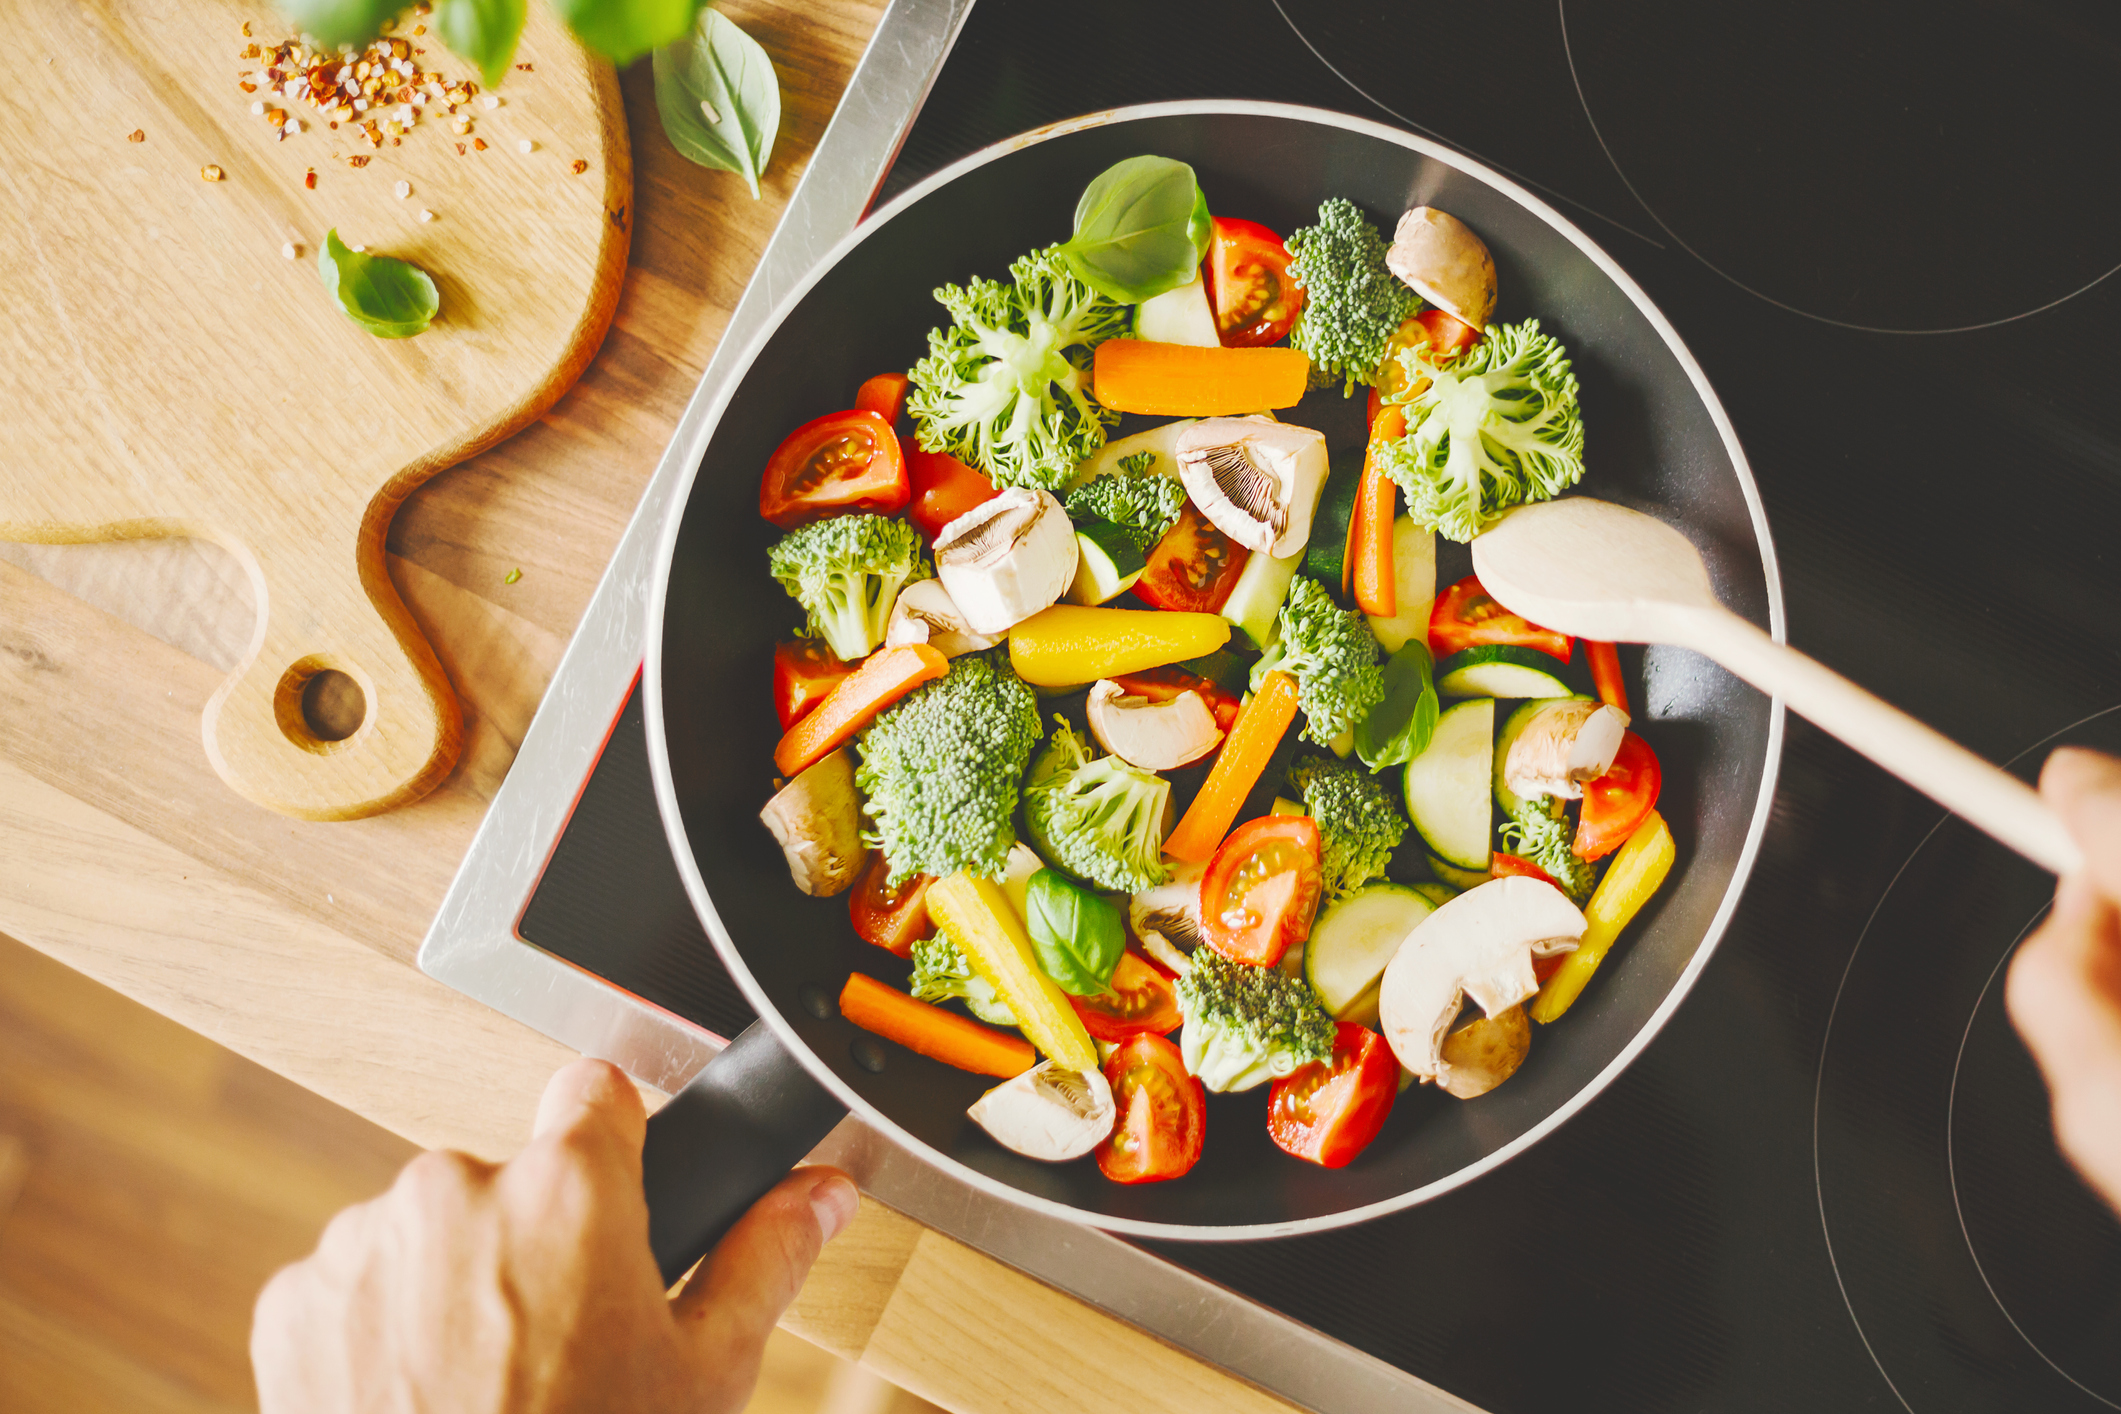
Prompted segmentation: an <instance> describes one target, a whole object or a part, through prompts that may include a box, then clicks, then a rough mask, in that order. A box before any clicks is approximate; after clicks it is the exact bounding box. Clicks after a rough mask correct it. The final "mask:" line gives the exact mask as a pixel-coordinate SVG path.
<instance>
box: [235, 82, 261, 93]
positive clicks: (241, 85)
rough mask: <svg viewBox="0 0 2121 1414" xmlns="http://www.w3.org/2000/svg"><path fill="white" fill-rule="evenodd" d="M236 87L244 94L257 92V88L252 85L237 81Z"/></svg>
mask: <svg viewBox="0 0 2121 1414" xmlns="http://www.w3.org/2000/svg"><path fill="white" fill-rule="evenodd" d="M236 87H237V88H240V89H242V90H243V91H244V92H245V93H256V92H257V91H258V86H257V85H256V84H254V83H243V82H240V81H239V82H238V83H237V84H236Z"/></svg>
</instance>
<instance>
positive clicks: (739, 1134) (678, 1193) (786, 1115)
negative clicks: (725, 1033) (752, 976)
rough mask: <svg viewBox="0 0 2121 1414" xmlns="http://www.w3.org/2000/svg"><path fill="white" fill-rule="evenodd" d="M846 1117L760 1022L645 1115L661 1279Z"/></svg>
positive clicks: (714, 1238)
mask: <svg viewBox="0 0 2121 1414" xmlns="http://www.w3.org/2000/svg"><path fill="white" fill-rule="evenodd" d="M846 1116H847V1107H846V1106H845V1105H843V1104H841V1103H840V1102H839V1101H838V1100H837V1099H835V1098H834V1097H833V1096H832V1095H831V1094H829V1093H828V1092H827V1091H826V1089H825V1087H824V1086H822V1085H820V1084H818V1083H817V1080H816V1078H815V1077H813V1076H812V1075H811V1074H810V1072H809V1071H807V1070H805V1069H803V1065H802V1062H800V1061H798V1060H797V1059H796V1058H795V1057H794V1056H792V1055H790V1054H789V1053H788V1048H787V1047H786V1046H783V1045H782V1044H781V1042H780V1038H779V1037H777V1036H775V1035H774V1034H773V1032H772V1030H771V1029H770V1028H769V1027H768V1026H767V1025H766V1023H765V1022H763V1021H754V1022H752V1023H751V1024H750V1025H749V1026H747V1027H745V1028H744V1031H743V1034H742V1035H740V1036H738V1037H737V1038H736V1039H735V1040H734V1041H731V1042H730V1043H729V1044H728V1046H726V1047H725V1048H723V1050H722V1052H721V1054H720V1055H717V1056H716V1057H715V1058H714V1059H713V1060H711V1061H709V1062H707V1064H706V1066H705V1067H704V1068H702V1069H701V1071H700V1073H699V1074H698V1075H695V1076H694V1077H693V1078H692V1080H691V1082H690V1083H689V1084H687V1085H686V1086H685V1088H684V1089H682V1090H680V1091H678V1093H677V1094H675V1095H673V1096H671V1097H670V1103H669V1104H666V1105H664V1106H663V1108H662V1109H660V1110H658V1111H656V1113H655V1114H654V1115H652V1116H651V1117H650V1118H649V1120H648V1142H647V1144H646V1145H645V1146H644V1147H643V1149H642V1151H641V1186H642V1187H643V1188H644V1189H646V1190H647V1194H648V1246H649V1249H650V1250H651V1251H653V1252H654V1253H655V1261H656V1266H657V1267H658V1268H659V1269H660V1270H661V1271H662V1273H663V1284H664V1285H665V1286H669V1285H671V1284H672V1283H674V1282H676V1281H677V1279H678V1278H679V1277H681V1276H683V1275H685V1273H686V1271H687V1270H689V1269H690V1268H691V1266H692V1264H693V1263H694V1262H697V1261H698V1260H699V1259H700V1258H702V1257H704V1256H706V1255H707V1253H708V1251H709V1250H710V1249H712V1248H713V1246H714V1244H715V1243H717V1242H719V1241H721V1240H722V1234H723V1233H725V1232H727V1231H729V1229H730V1228H731V1227H732V1226H734V1225H735V1223H736V1220H737V1219H738V1218H741V1217H742V1216H744V1214H745V1213H746V1212H748V1211H749V1210H750V1208H751V1205H752V1204H753V1203H756V1202H757V1201H758V1200H759V1199H760V1198H762V1197H764V1196H765V1195H766V1191H767V1190H768V1189H770V1188H772V1187H773V1185H775V1184H776V1183H779V1182H780V1181H781V1180H782V1179H783V1178H786V1177H787V1176H788V1170H790V1169H792V1168H794V1167H795V1166H796V1165H797V1164H799V1163H801V1162H802V1160H803V1156H804V1155H805V1154H808V1153H809V1152H810V1151H811V1150H812V1149H815V1148H816V1147H817V1146H818V1145H819V1144H820V1143H822V1142H823V1141H824V1138H825V1136H826V1135H827V1134H830V1133H831V1132H832V1128H833V1126H834V1125H836V1124H838V1123H839V1122H840V1121H841V1120H842V1119H845V1118H846Z"/></svg>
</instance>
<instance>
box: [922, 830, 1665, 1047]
mask: <svg viewBox="0 0 2121 1414" xmlns="http://www.w3.org/2000/svg"><path fill="white" fill-rule="evenodd" d="M1623 847H1624V846H1623ZM928 917H929V918H931V919H933V920H934V922H935V926H936V927H938V928H940V929H942V930H943V932H944V933H946V934H948V935H949V938H950V941H951V942H953V943H956V944H957V946H958V951H960V952H962V953H963V954H964V955H965V961H966V962H967V963H969V964H971V967H972V970H973V971H974V972H976V973H978V974H979V975H980V976H982V977H984V978H986V979H987V981H989V982H990V983H992V984H993V986H994V990H995V991H997V992H999V993H1000V994H1001V998H1002V1000H1003V1001H1005V1002H1007V1003H1008V1004H1009V1010H1011V1011H1013V1012H1015V1013H1016V1024H1017V1025H1018V1026H1020V1027H1022V1028H1023V1032H1024V1035H1025V1037H1026V1038H1028V1039H1029V1040H1030V1042H1031V1044H1032V1045H1034V1046H1036V1047H1038V1048H1039V1049H1040V1050H1041V1051H1043V1052H1045V1053H1046V1055H1047V1056H1048V1057H1050V1058H1051V1059H1052V1061H1053V1062H1054V1064H1056V1065H1060V1066H1065V1067H1067V1068H1068V1069H1070V1070H1095V1069H1097V1045H1096V1043H1095V1042H1093V1041H1092V1040H1091V1039H1090V1033H1089V1032H1088V1031H1085V1030H1084V1029H1083V1022H1082V1018H1081V1017H1079V1016H1077V1015H1076V1014H1075V1008H1074V1007H1072V1006H1070V1005H1068V995H1067V993H1065V992H1063V991H1062V990H1061V989H1060V988H1059V987H1058V986H1056V985H1054V982H1053V979H1052V978H1050V977H1048V976H1047V975H1046V974H1045V972H1044V971H1043V970H1042V969H1041V968H1040V967H1039V965H1038V958H1037V956H1036V955H1035V954H1034V953H1033V952H1032V951H1031V939H1030V938H1029V937H1028V936H1026V934H1025V933H1024V925H1023V924H1022V923H1019V922H1018V921H1017V918H1016V910H1015V909H1014V908H1012V907H1010V905H1009V897H1008V895H1007V894H1004V893H1003V892H1002V888H1001V885H999V884H997V883H995V882H993V881H992V880H989V879H975V878H973V877H972V876H971V875H969V874H965V873H957V874H952V875H951V876H950V877H949V878H947V879H938V880H936V881H935V883H933V884H931V885H929V887H928Z"/></svg>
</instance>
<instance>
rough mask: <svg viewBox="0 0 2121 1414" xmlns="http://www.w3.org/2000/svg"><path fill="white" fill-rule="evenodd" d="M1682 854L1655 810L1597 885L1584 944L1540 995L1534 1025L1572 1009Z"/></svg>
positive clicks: (1534, 1005) (1533, 1009)
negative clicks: (1619, 938) (1621, 935)
mask: <svg viewBox="0 0 2121 1414" xmlns="http://www.w3.org/2000/svg"><path fill="white" fill-rule="evenodd" d="M1677 854H1678V850H1677V849H1676V848H1675V847H1674V846H1673V844H1672V829H1671V827H1670V826H1669V825H1667V824H1665V823H1664V817H1663V816H1662V815H1659V814H1658V813H1657V812H1656V811H1654V810H1652V811H1651V812H1650V813H1649V816H1648V818H1647V819H1645V820H1644V821H1643V822H1642V823H1641V824H1640V825H1637V826H1636V827H1635V833H1634V834H1632V835H1629V836H1628V842H1627V843H1626V844H1624V845H1622V846H1621V847H1620V852H1619V853H1618V854H1615V855H1614V856H1613V863H1612V866H1611V867H1610V868H1608V869H1607V870H1606V871H1605V877H1604V878H1603V879H1600V880H1599V881H1598V888H1597V889H1596V890H1595V891H1594V892H1593V893H1592V894H1591V901H1590V902H1589V903H1588V904H1586V905H1585V906H1584V910H1583V917H1584V921H1585V922H1586V923H1587V924H1589V926H1588V927H1586V928H1585V929H1584V930H1583V941H1582V942H1580V943H1578V944H1577V945H1576V951H1574V952H1572V953H1570V954H1569V955H1568V956H1567V957H1565V958H1563V959H1562V960H1561V967H1560V968H1559V970H1557V971H1556V972H1555V973H1554V975H1553V976H1552V977H1549V978H1547V984H1546V985H1545V986H1544V987H1541V988H1540V989H1539V995H1538V996H1537V997H1536V998H1534V999H1533V1002H1532V1006H1531V1012H1532V1020H1534V1021H1536V1022H1539V1023H1540V1024H1541V1025H1545V1024H1546V1023H1548V1022H1550V1021H1554V1020H1557V1019H1558V1018H1559V1017H1560V1016H1561V1014H1562V1013H1563V1012H1565V1011H1567V1010H1568V1009H1569V1006H1570V1004H1571V1003H1573V1002H1574V1001H1575V1000H1576V998H1577V996H1578V994H1580V993H1581V992H1582V991H1583V989H1584V985H1585V984H1586V983H1588V982H1589V981H1590V980H1591V974H1592V973H1593V972H1596V971H1597V970H1598V964H1599V963H1601V962H1603V961H1604V960H1605V955H1606V951H1607V949H1609V948H1611V947H1612V946H1613V941H1614V939H1616V938H1618V937H1619V936H1620V930H1621V929H1623V928H1625V927H1627V926H1628V924H1629V923H1630V922H1632V921H1633V920H1634V917H1635V915H1636V914H1637V913H1640V912H1641V911H1642V906H1643V905H1644V904H1646V903H1648V902H1649V901H1650V895H1652V894H1654V893H1656V892H1657V890H1658V888H1659V886H1661V885H1662V884H1663V883H1664V876H1665V875H1667V874H1669V873H1671V872H1672V860H1673V859H1674V858H1675V857H1676V856H1677Z"/></svg>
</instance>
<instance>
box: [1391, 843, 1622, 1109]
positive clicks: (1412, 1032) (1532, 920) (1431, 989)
mask: <svg viewBox="0 0 2121 1414" xmlns="http://www.w3.org/2000/svg"><path fill="white" fill-rule="evenodd" d="M1584 927H1585V924H1584V917H1583V913H1582V911H1581V910H1579V909H1578V908H1577V907H1576V905H1575V904H1573V903H1570V902H1569V900H1568V898H1567V896H1566V895H1564V894H1563V893H1562V892H1561V890H1559V889H1557V888H1555V887H1554V886H1553V885H1551V884H1548V883H1546V882H1545V881H1543V880H1540V879H1528V878H1524V877H1521V876H1510V877H1506V878H1501V879H1492V880H1490V881H1489V882H1487V883H1485V884H1482V885H1480V886H1479V887H1477V888H1472V889H1468V890H1466V892H1464V893H1462V894H1460V895H1459V896H1458V897H1457V898H1454V899H1452V900H1451V901H1450V902H1448V903H1446V904H1444V905H1443V906H1442V907H1441V908H1439V909H1437V910H1436V911H1435V912H1434V913H1432V914H1430V915H1429V916H1428V917H1427V918H1425V919H1423V920H1422V921H1421V922H1420V923H1418V924H1416V925H1415V927H1414V931H1413V932H1411V933H1409V934H1407V939H1406V941H1405V942H1403V943H1401V944H1400V945H1399V951H1398V952H1396V953H1394V954H1392V961H1391V962H1390V963H1388V964H1386V966H1385V975H1384V980H1383V981H1382V983H1380V984H1379V987H1378V992H1377V1016H1378V1026H1379V1029H1380V1030H1382V1031H1383V1033H1384V1037H1385V1040H1386V1041H1387V1042H1388V1043H1389V1044H1390V1045H1391V1047H1392V1054H1394V1055H1396V1056H1398V1057H1399V1063H1400V1064H1401V1065H1403V1066H1405V1067H1406V1068H1407V1069H1408V1070H1410V1071H1412V1072H1414V1074H1415V1075H1416V1076H1418V1077H1420V1078H1421V1079H1423V1080H1429V1081H1434V1082H1436V1083H1437V1084H1440V1085H1443V1086H1445V1088H1446V1089H1448V1088H1449V1087H1450V1084H1451V1072H1452V1065H1451V1062H1450V1061H1448V1060H1447V1059H1446V1058H1445V1056H1444V1054H1443V1043H1444V1038H1445V1036H1446V1035H1447V1034H1448V1032H1449V1030H1450V1026H1451V1022H1452V1021H1453V1020H1454V1019H1455V1018H1456V1017H1457V1016H1458V1009H1459V1006H1460V1004H1461V1003H1462V1002H1463V1000H1464V999H1465V998H1467V997H1470V998H1472V999H1473V1001H1474V1002H1475V1003H1476V1004H1477V1005H1478V1006H1479V1007H1480V1009H1481V1011H1482V1012H1483V1013H1485V1014H1486V1015H1488V1016H1491V1017H1492V1016H1499V1015H1501V1014H1502V1013H1503V1012H1505V1011H1507V1010H1509V1009H1510V1008H1511V1007H1513V1006H1516V1005H1517V1004H1518V1003H1519V1002H1522V1001H1524V1000H1525V999H1526V998H1528V997H1530V996H1531V995H1532V994H1533V993H1535V992H1537V991H1538V990H1539V982H1538V980H1537V979H1536V978H1535V977H1533V975H1532V960H1533V959H1534V958H1535V957H1551V956H1553V955H1554V954H1556V953H1561V952H1569V951H1572V950H1574V948H1575V947H1576V944H1577V942H1578V940H1579V939H1581V938H1582V937H1583V930H1584Z"/></svg>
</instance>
